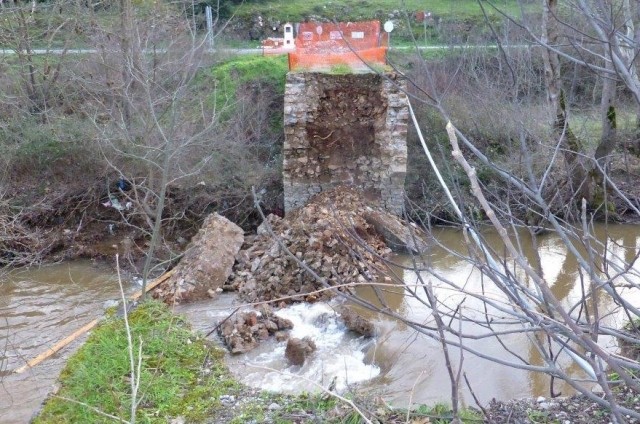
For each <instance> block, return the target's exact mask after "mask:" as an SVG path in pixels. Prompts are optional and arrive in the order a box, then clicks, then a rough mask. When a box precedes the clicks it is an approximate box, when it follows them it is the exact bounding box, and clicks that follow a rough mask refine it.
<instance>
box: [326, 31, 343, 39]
mask: <svg viewBox="0 0 640 424" xmlns="http://www.w3.org/2000/svg"><path fill="white" fill-rule="evenodd" d="M329 38H330V39H332V40H342V32H341V31H331V32H330V33H329Z"/></svg>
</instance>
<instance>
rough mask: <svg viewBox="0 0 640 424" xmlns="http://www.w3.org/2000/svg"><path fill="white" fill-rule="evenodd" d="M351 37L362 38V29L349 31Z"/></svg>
mask: <svg viewBox="0 0 640 424" xmlns="http://www.w3.org/2000/svg"><path fill="white" fill-rule="evenodd" d="M351 38H364V31H353V32H351Z"/></svg>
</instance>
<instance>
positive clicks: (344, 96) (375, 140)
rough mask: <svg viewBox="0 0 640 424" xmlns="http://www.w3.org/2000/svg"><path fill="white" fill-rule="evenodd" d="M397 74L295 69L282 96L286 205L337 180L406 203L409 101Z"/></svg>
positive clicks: (398, 210)
mask: <svg viewBox="0 0 640 424" xmlns="http://www.w3.org/2000/svg"><path fill="white" fill-rule="evenodd" d="M405 83H406V82H405V81H404V80H403V79H402V78H401V77H399V76H398V75H396V74H393V73H387V74H378V73H353V74H340V75H338V74H329V73H321V72H290V73H289V74H288V75H287V80H286V88H285V101H284V104H285V106H284V132H285V141H284V152H283V154H284V165H283V173H284V176H283V177H284V203H285V212H289V211H290V210H292V209H295V208H297V207H299V206H303V205H304V204H305V203H306V202H307V201H308V200H309V198H311V197H312V196H314V195H316V194H318V193H320V192H321V191H325V190H327V189H329V188H332V187H335V186H338V185H347V186H353V187H357V188H359V189H361V190H362V191H363V192H364V194H365V196H366V197H367V198H368V199H369V200H372V201H375V202H377V203H379V204H380V206H382V207H384V208H385V209H386V210H388V211H389V212H391V213H393V214H396V215H401V214H402V212H403V210H404V181H405V176H406V167H407V145H406V137H407V121H408V117H409V112H408V100H407V96H406V94H405V93H404V91H403V90H404V87H405Z"/></svg>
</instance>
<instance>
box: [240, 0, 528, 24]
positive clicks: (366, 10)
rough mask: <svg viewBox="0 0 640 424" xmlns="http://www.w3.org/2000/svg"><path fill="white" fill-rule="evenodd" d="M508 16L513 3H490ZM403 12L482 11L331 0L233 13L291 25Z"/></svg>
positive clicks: (465, 2) (438, 3) (468, 0)
mask: <svg viewBox="0 0 640 424" xmlns="http://www.w3.org/2000/svg"><path fill="white" fill-rule="evenodd" d="M494 3H495V4H496V5H497V6H500V7H502V8H503V9H504V10H505V11H506V12H508V13H514V14H516V13H518V12H519V7H518V5H517V1H516V0H497V1H495V2H494ZM486 9H487V12H488V13H489V14H495V12H494V11H493V10H491V8H490V7H488V6H487V7H486ZM404 10H406V11H407V12H408V13H409V14H411V13H413V12H416V11H421V10H424V11H427V12H431V13H433V14H435V15H438V16H441V17H455V18H456V19H458V18H465V17H475V16H480V15H481V14H482V11H481V9H480V6H479V5H478V2H477V0H455V1H451V0H431V1H429V2H424V1H422V0H405V1H404V2H403V3H400V2H398V1H396V0H356V1H352V0H331V1H320V2H310V1H306V0H289V1H286V2H285V1H280V0H271V1H262V2H258V3H244V4H242V5H241V6H239V7H238V8H237V10H236V13H237V15H238V16H241V17H246V16H256V14H262V15H263V16H269V17H274V18H278V19H280V20H284V21H286V20H288V21H291V22H301V21H303V20H304V19H305V18H307V17H309V16H311V15H313V16H322V17H325V18H335V19H338V20H340V21H347V20H355V19H380V18H382V17H386V16H388V14H389V13H390V12H393V11H400V12H403V11H404ZM399 17H400V16H399Z"/></svg>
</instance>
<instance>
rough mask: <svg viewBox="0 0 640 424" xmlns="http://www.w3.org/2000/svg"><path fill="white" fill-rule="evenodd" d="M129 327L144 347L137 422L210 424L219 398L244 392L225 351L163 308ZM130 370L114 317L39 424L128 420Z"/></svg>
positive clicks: (68, 372)
mask: <svg viewBox="0 0 640 424" xmlns="http://www.w3.org/2000/svg"><path fill="white" fill-rule="evenodd" d="M129 320H130V325H131V329H132V334H133V336H132V337H133V339H134V344H135V346H136V348H135V350H136V351H137V349H138V346H139V345H140V343H141V344H142V379H141V385H140V394H141V395H144V397H143V400H142V402H141V403H140V406H139V408H138V413H137V416H136V418H137V422H144V423H153V422H157V423H166V422H168V421H169V418H170V417H177V416H182V417H184V418H185V419H187V421H188V422H202V421H204V420H205V418H206V417H208V416H210V415H211V414H212V413H214V411H215V410H216V408H220V407H221V405H220V402H219V401H218V399H219V396H220V395H221V394H225V393H229V392H230V391H231V390H233V389H234V388H235V387H237V383H236V382H235V381H234V380H232V379H231V378H230V377H229V374H228V372H227V370H226V368H225V367H224V365H223V364H222V361H221V358H222V355H223V354H222V351H220V350H219V349H216V348H213V347H212V346H210V345H209V343H208V342H206V341H205V340H204V339H202V338H201V337H198V336H196V335H194V334H192V333H191V331H190V330H189V328H188V326H187V325H186V324H185V322H184V321H183V320H182V319H180V318H178V317H176V316H174V315H173V314H172V313H171V311H169V309H168V308H166V307H165V306H164V305H163V304H160V303H158V302H153V301H150V302H146V303H144V304H142V305H141V306H140V307H138V308H137V309H136V310H135V311H134V312H133V313H132V314H131V315H130V319H129ZM129 369H130V367H129V356H128V353H127V337H126V332H125V328H124V325H123V320H122V319H119V318H117V317H111V318H108V319H106V321H105V322H104V323H103V324H102V325H101V326H100V327H99V328H98V329H97V330H95V331H94V332H93V334H92V335H91V336H90V338H89V340H88V341H87V342H86V343H85V345H84V346H83V347H82V348H81V349H80V350H79V351H78V352H77V353H76V354H75V355H74V356H73V357H72V358H71V359H70V360H69V362H68V363H67V365H66V367H65V369H64V370H63V371H62V374H61V377H60V382H61V389H60V391H59V392H58V394H57V396H53V397H51V398H50V399H49V400H48V402H47V403H46V404H45V407H44V408H43V410H42V412H41V413H40V415H39V417H38V418H37V419H36V420H35V421H34V422H35V423H67V422H69V423H80V422H83V423H97V422H113V420H112V419H109V418H107V417H105V416H103V415H100V414H99V413H97V412H95V411H96V410H97V411H101V412H103V413H106V414H110V415H113V416H116V417H119V418H121V419H125V420H127V419H128V418H129V415H128V414H129V410H130V405H131V396H130V395H129V393H130V383H129V376H130V374H129ZM63 398H67V399H72V400H74V401H76V402H81V403H83V404H79V403H76V402H73V401H69V400H65V399H63Z"/></svg>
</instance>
